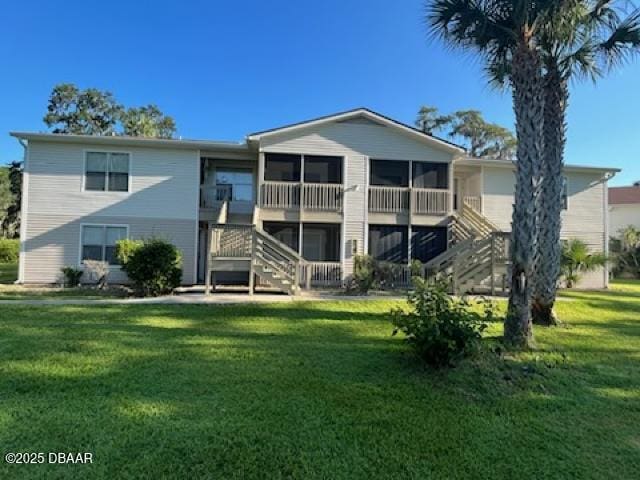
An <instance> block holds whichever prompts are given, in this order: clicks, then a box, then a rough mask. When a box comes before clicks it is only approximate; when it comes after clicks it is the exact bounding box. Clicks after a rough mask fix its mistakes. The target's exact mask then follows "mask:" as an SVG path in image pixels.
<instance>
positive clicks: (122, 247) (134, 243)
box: [116, 238, 144, 265]
mask: <svg viewBox="0 0 640 480" xmlns="http://www.w3.org/2000/svg"><path fill="white" fill-rule="evenodd" d="M143 245H144V241H142V240H132V239H130V238H125V239H122V240H119V241H118V243H117V247H116V248H117V251H116V255H117V257H118V261H120V263H121V264H122V265H124V264H125V263H127V262H128V261H129V259H130V258H131V256H132V255H133V254H134V252H136V251H137V250H139V249H140V247H142V246H143Z"/></svg>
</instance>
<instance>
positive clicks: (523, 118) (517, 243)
mask: <svg viewBox="0 0 640 480" xmlns="http://www.w3.org/2000/svg"><path fill="white" fill-rule="evenodd" d="M512 68H513V70H512V77H511V81H512V87H513V107H514V111H515V117H516V134H517V137H518V147H517V162H516V191H515V204H514V208H513V218H512V232H511V290H510V292H509V307H508V310H507V315H506V317H505V321H504V337H505V341H506V342H507V343H510V344H512V345H514V346H520V347H526V346H528V345H529V344H530V342H531V341H532V340H533V331H532V328H531V297H532V294H533V282H532V280H533V277H532V275H533V267H534V255H535V252H536V250H537V241H538V228H537V227H538V225H537V222H538V217H537V214H536V213H537V210H538V205H537V202H538V191H539V188H540V166H541V158H542V147H543V136H542V133H543V132H542V125H543V120H544V112H543V101H544V99H543V79H542V73H541V64H540V58H539V55H538V53H537V52H536V51H535V50H534V49H533V48H531V47H530V46H529V45H528V43H527V42H522V43H521V44H520V45H519V46H518V48H517V49H516V51H515V52H514V55H513V61H512Z"/></svg>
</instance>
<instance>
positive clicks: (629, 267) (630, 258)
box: [616, 246, 640, 278]
mask: <svg viewBox="0 0 640 480" xmlns="http://www.w3.org/2000/svg"><path fill="white" fill-rule="evenodd" d="M616 268H617V269H618V270H619V271H620V272H621V273H628V274H630V275H632V276H633V277H634V278H640V246H637V247H635V248H630V249H627V250H625V251H624V252H621V253H619V254H618V255H617V256H616Z"/></svg>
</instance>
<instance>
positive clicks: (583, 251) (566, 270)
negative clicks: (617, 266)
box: [560, 238, 607, 288]
mask: <svg viewBox="0 0 640 480" xmlns="http://www.w3.org/2000/svg"><path fill="white" fill-rule="evenodd" d="M606 263H607V257H605V255H604V254H603V253H600V252H595V253H590V252H589V247H588V246H587V244H586V243H584V242H583V241H582V240H579V239H577V238H574V239H571V240H569V241H568V242H566V243H565V244H563V246H562V262H561V265H560V271H561V273H562V277H563V278H564V281H565V285H566V286H567V288H573V287H574V286H575V284H576V283H578V282H579V281H580V278H581V277H582V274H584V273H587V272H592V271H593V270H595V269H596V268H598V267H602V266H604V265H605V264H606Z"/></svg>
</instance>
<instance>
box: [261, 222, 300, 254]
mask: <svg viewBox="0 0 640 480" xmlns="http://www.w3.org/2000/svg"><path fill="white" fill-rule="evenodd" d="M262 228H263V229H264V231H265V232H267V233H268V234H269V235H271V236H272V237H273V238H275V239H276V240H278V241H280V242H282V243H284V244H285V245H286V246H287V247H289V248H290V249H291V250H293V251H295V252H297V251H298V245H299V242H298V237H299V233H300V230H299V224H297V223H285V222H264V223H263V224H262Z"/></svg>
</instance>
